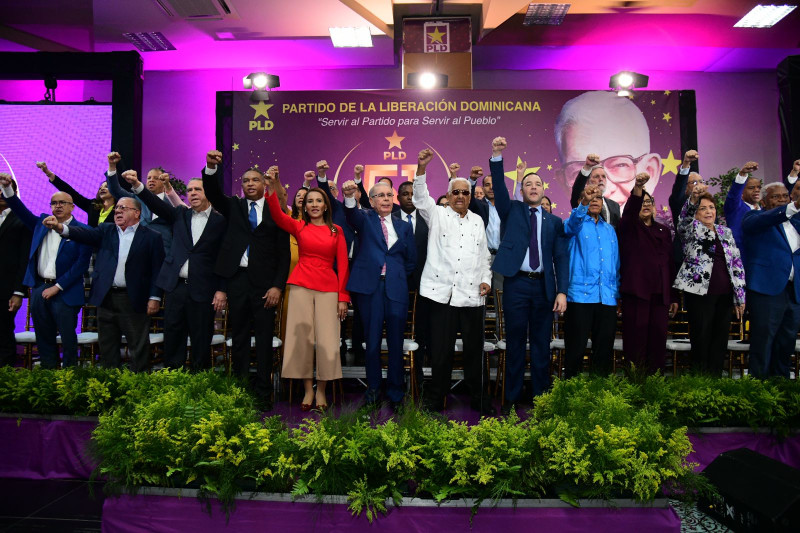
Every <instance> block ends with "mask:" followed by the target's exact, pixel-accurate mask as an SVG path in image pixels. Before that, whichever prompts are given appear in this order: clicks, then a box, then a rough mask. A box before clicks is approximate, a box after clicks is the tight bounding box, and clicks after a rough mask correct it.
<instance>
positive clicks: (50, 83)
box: [44, 74, 58, 102]
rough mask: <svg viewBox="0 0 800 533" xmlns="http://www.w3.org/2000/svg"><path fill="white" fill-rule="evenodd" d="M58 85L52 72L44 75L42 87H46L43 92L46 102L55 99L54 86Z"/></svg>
mask: <svg viewBox="0 0 800 533" xmlns="http://www.w3.org/2000/svg"><path fill="white" fill-rule="evenodd" d="M57 87H58V80H57V79H56V77H55V76H53V75H52V74H47V75H45V77H44V88H45V89H47V91H45V93H44V99H45V100H47V101H48V102H55V101H56V88H57Z"/></svg>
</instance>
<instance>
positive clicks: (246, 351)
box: [228, 268, 275, 399]
mask: <svg viewBox="0 0 800 533" xmlns="http://www.w3.org/2000/svg"><path fill="white" fill-rule="evenodd" d="M266 292H267V291H266V290H265V289H262V288H259V287H255V286H254V285H253V284H252V283H250V279H249V278H248V276H247V271H246V270H245V269H243V268H240V269H239V270H238V271H237V272H236V274H234V275H233V277H232V278H231V279H230V280H229V281H228V326H229V327H230V330H231V339H232V341H233V346H232V351H231V363H232V372H233V374H234V375H236V376H239V377H241V378H244V379H246V380H249V381H250V382H251V385H252V387H253V391H254V392H255V393H256V394H257V395H258V396H260V397H261V398H264V399H271V396H272V379H271V375H272V367H273V363H274V361H273V351H272V335H273V332H274V331H275V308H274V307H270V308H265V307H264V294H266ZM251 332H252V333H253V335H254V336H255V341H256V346H255V350H256V376H255V379H254V380H251V379H250V336H251Z"/></svg>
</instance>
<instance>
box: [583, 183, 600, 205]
mask: <svg viewBox="0 0 800 533" xmlns="http://www.w3.org/2000/svg"><path fill="white" fill-rule="evenodd" d="M599 196H600V191H598V190H597V187H596V186H595V185H587V186H586V188H585V189H584V190H583V200H584V202H585V203H584V204H583V205H589V204H590V203H591V201H592V200H594V199H595V198H597V197H599Z"/></svg>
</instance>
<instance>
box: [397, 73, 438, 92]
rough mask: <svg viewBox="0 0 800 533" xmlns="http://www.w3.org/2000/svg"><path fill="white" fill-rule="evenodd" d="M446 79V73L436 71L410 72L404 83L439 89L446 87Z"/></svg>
mask: <svg viewBox="0 0 800 533" xmlns="http://www.w3.org/2000/svg"><path fill="white" fill-rule="evenodd" d="M448 79H449V78H448V77H447V74H439V73H437V72H411V73H410V74H409V75H408V76H407V77H406V85H407V86H408V87H419V88H421V89H441V88H445V87H447V81H448Z"/></svg>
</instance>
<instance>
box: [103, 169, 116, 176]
mask: <svg viewBox="0 0 800 533" xmlns="http://www.w3.org/2000/svg"><path fill="white" fill-rule="evenodd" d="M116 174H117V171H116V170H109V171H108V172H106V176H115V175H116Z"/></svg>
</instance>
